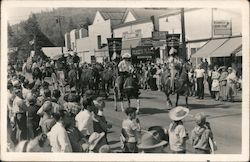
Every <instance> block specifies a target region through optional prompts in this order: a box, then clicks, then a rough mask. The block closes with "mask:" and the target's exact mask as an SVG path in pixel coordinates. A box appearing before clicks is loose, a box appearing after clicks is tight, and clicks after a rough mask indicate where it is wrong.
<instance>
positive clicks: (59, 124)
mask: <svg viewBox="0 0 250 162" xmlns="http://www.w3.org/2000/svg"><path fill="white" fill-rule="evenodd" d="M66 113H67V112H66V111H65V110H60V111H59V113H55V114H54V115H53V117H54V119H55V120H56V124H55V125H54V126H53V127H52V128H51V130H50V132H49V133H48V134H47V135H48V139H49V141H50V145H51V151H52V152H72V147H71V144H70V141H69V137H68V134H67V131H66V130H65V128H64V125H63V123H64V121H66V120H69V119H68V118H67V114H66Z"/></svg>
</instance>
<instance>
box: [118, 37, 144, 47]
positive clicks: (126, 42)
mask: <svg viewBox="0 0 250 162" xmlns="http://www.w3.org/2000/svg"><path fill="white" fill-rule="evenodd" d="M140 43H141V39H131V40H124V41H122V49H130V48H135V47H137V46H139V45H140Z"/></svg>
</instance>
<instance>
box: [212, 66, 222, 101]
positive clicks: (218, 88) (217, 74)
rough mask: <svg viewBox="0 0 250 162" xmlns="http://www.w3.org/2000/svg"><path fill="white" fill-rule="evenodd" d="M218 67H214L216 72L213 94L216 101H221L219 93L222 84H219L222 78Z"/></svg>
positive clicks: (214, 74) (214, 72)
mask: <svg viewBox="0 0 250 162" xmlns="http://www.w3.org/2000/svg"><path fill="white" fill-rule="evenodd" d="M219 70H220V69H218V67H217V66H214V71H213V72H212V89H211V90H212V93H213V96H215V100H216V101H218V100H219V97H220V95H219V92H220V83H219V78H220V73H219Z"/></svg>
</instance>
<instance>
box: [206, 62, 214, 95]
mask: <svg viewBox="0 0 250 162" xmlns="http://www.w3.org/2000/svg"><path fill="white" fill-rule="evenodd" d="M206 72H207V73H206V75H207V83H208V90H209V93H210V96H211V97H212V98H214V95H213V92H212V82H213V80H212V73H213V68H212V66H211V65H209V66H208V68H207V71H206Z"/></svg>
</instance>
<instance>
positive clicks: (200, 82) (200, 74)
mask: <svg viewBox="0 0 250 162" xmlns="http://www.w3.org/2000/svg"><path fill="white" fill-rule="evenodd" d="M194 73H195V77H196V82H197V96H198V97H197V99H204V84H205V81H206V79H205V78H206V75H205V70H204V69H201V64H199V65H198V67H197V69H195V70H194Z"/></svg>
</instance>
